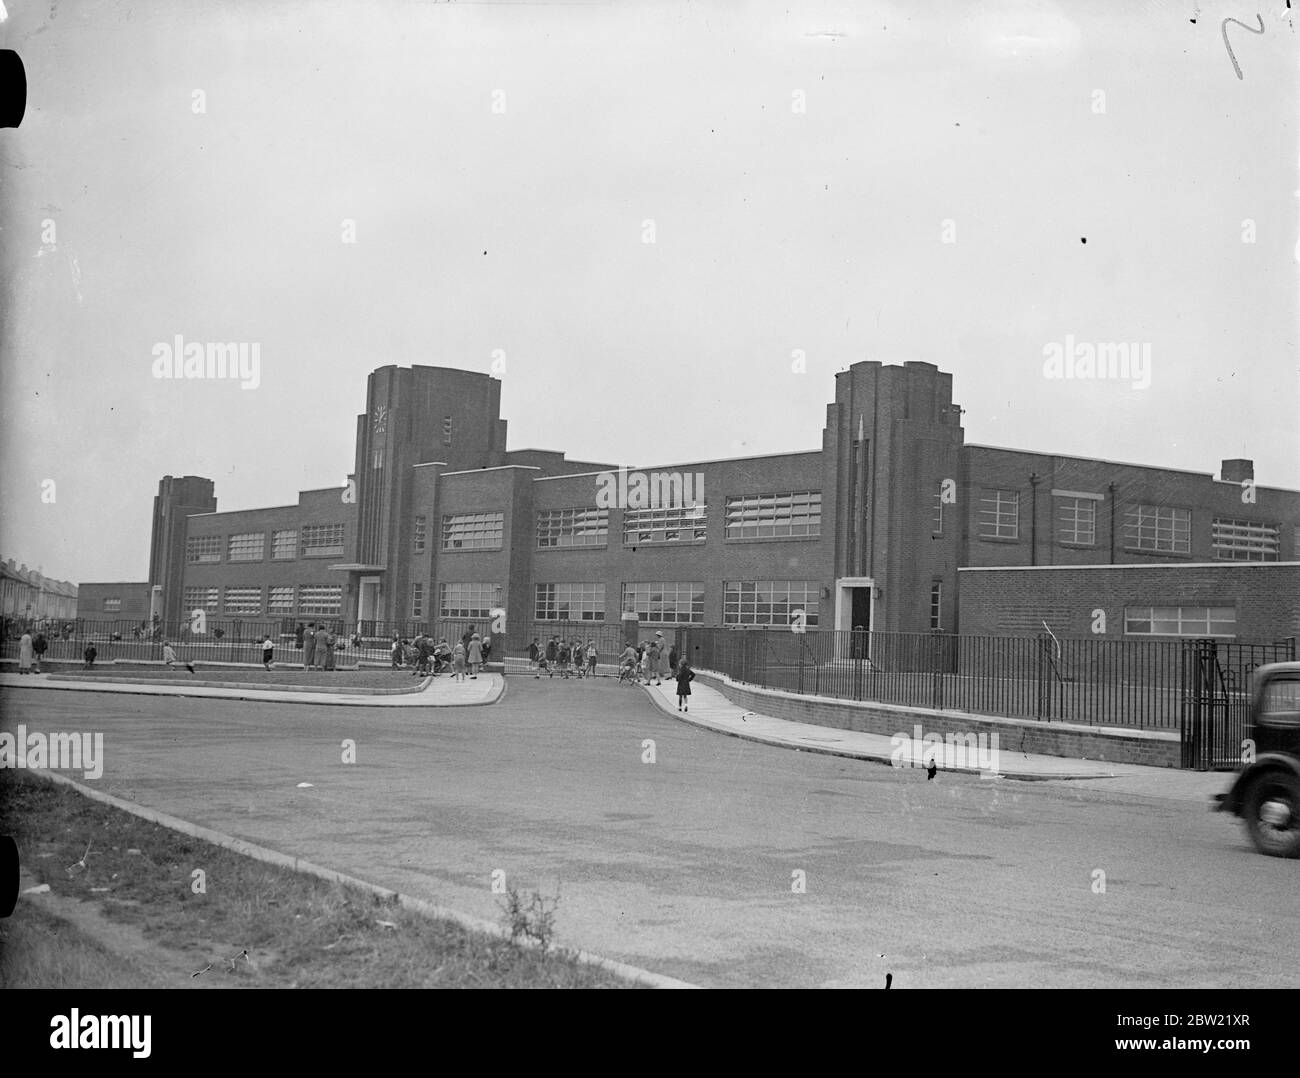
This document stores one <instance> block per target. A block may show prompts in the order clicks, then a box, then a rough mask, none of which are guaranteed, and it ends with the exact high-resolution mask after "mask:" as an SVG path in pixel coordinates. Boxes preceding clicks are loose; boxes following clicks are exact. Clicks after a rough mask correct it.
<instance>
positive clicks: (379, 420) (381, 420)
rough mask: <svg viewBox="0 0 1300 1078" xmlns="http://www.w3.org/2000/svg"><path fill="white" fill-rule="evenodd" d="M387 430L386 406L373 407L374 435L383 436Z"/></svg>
mask: <svg viewBox="0 0 1300 1078" xmlns="http://www.w3.org/2000/svg"><path fill="white" fill-rule="evenodd" d="M387 430H388V405H386V404H379V405H376V406H375V433H376V434H383V433H384V432H385V431H387Z"/></svg>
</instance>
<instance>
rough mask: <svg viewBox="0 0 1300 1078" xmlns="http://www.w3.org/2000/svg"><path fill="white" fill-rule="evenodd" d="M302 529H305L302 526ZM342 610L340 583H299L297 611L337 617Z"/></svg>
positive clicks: (341, 587) (341, 588)
mask: <svg viewBox="0 0 1300 1078" xmlns="http://www.w3.org/2000/svg"><path fill="white" fill-rule="evenodd" d="M303 531H306V529H305V528H304V529H303ZM342 611H343V585H342V584H299V585H298V613H299V614H317V615H319V614H324V615H326V616H327V617H328V616H333V617H338V615H339V614H340V613H342Z"/></svg>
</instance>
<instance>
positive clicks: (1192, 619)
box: [1124, 606, 1237, 636]
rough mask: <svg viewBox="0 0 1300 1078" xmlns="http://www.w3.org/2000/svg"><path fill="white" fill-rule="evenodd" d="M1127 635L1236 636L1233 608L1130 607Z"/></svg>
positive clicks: (1125, 628)
mask: <svg viewBox="0 0 1300 1078" xmlns="http://www.w3.org/2000/svg"><path fill="white" fill-rule="evenodd" d="M1124 632H1125V633H1128V634H1129V635H1133V636H1235V635H1236V633H1237V609H1236V607H1232V606H1126V607H1125V608H1124Z"/></svg>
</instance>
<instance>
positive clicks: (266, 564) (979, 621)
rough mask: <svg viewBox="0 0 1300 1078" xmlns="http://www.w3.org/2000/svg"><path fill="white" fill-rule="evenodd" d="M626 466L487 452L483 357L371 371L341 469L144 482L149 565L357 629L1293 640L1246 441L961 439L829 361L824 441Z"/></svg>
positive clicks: (942, 405)
mask: <svg viewBox="0 0 1300 1078" xmlns="http://www.w3.org/2000/svg"><path fill="white" fill-rule="evenodd" d="M642 470H643V471H644V472H646V473H647V476H646V479H647V484H646V486H645V487H644V488H643V494H642V495H641V496H637V497H633V496H632V494H631V491H632V490H633V489H634V488H635V487H636V485H637V484H636V483H635V482H634V481H633V482H628V481H627V478H626V477H620V475H619V469H618V466H617V465H615V464H611V463H608V462H604V463H600V462H592V461H576V460H569V459H567V458H566V456H565V455H564V454H563V453H561V452H553V451H548V450H539V449H519V450H509V449H507V447H506V421H505V420H504V419H502V418H501V415H500V383H499V382H498V381H496V380H495V379H493V378H491V377H489V376H487V375H483V374H477V373H471V372H467V371H460V370H453V369H448V368H442V367H421V366H417V367H410V368H404V367H397V366H386V367H381V368H379V369H378V370H375V371H374V372H373V373H371V375H370V376H369V380H368V385H367V394H366V408H365V412H364V413H363V414H361V415H359V416H358V417H357V420H356V456H355V460H354V462H353V470H352V473H351V475H350V476H349V478H348V481H347V484H346V486H343V487H335V488H328V489H324V490H311V491H303V492H301V493H299V495H298V497H297V500H296V502H294V503H292V504H289V505H284V506H278V507H273V508H266V509H250V510H241V511H238V512H220V511H218V509H217V499H216V496H215V492H214V489H213V483H212V481H211V480H210V479H206V478H202V477H198V476H184V477H180V478H174V477H171V476H168V477H166V478H164V479H163V480H162V481H161V484H160V486H159V491H158V496H157V498H156V499H155V506H154V514H153V531H152V547H151V557H150V580H149V585H150V586H152V587H156V588H157V589H158V591H157V592H156V594H157V596H158V598H157V611H158V612H159V613H160V614H161V615H162V616H163V617H165V618H166V619H167V620H168V621H169V622H175V621H179V620H181V619H183V618H184V617H185V616H186V615H188V614H189V613H190V612H192V611H194V610H196V609H202V610H205V611H207V612H208V613H209V614H210V615H211V616H215V617H224V618H232V619H256V620H259V621H262V622H266V621H268V620H270V619H284V620H285V621H286V622H296V621H299V620H316V619H320V618H326V619H331V620H337V621H338V622H339V623H341V624H342V625H344V626H348V627H351V626H352V625H354V624H358V623H359V624H360V625H361V627H362V630H363V631H366V629H367V628H370V627H374V628H376V629H377V628H378V625H379V623H396V622H415V623H426V622H432V621H438V620H442V619H466V618H482V619H486V618H488V617H489V616H491V614H492V611H494V610H505V611H507V612H508V620H509V621H510V622H511V623H513V624H516V625H518V624H528V625H530V626H531V625H536V624H544V623H552V622H553V623H556V624H558V623H561V622H584V623H592V624H596V623H606V624H609V623H616V622H618V620H619V619H620V617H621V615H622V614H623V612H625V611H631V612H635V613H636V614H637V615H638V617H639V620H640V622H641V624H643V625H660V626H680V625H687V624H691V625H715V626H734V627H738V628H745V627H755V626H779V627H784V626H788V625H789V624H790V623H791V621H792V620H796V619H797V620H800V621H801V622H802V623H803V624H804V625H806V627H807V628H809V629H815V628H838V629H849V628H855V627H862V628H865V629H872V630H890V631H919V632H925V631H932V630H939V631H943V632H966V633H974V632H980V633H1012V634H1016V633H1029V632H1041V631H1042V628H1043V626H1044V625H1046V626H1048V627H1050V628H1051V629H1052V630H1053V631H1055V632H1057V633H1060V634H1084V633H1088V632H1089V631H1092V632H1095V631H1096V629H1095V624H1096V612H1097V611H1098V610H1102V611H1104V612H1105V613H1106V615H1107V623H1108V628H1107V630H1106V631H1107V632H1108V633H1112V634H1116V635H1124V636H1196V635H1202V636H1203V635H1221V636H1229V637H1238V638H1242V639H1253V640H1273V639H1277V638H1279V637H1284V636H1289V635H1295V634H1297V633H1300V599H1298V598H1297V596H1300V493H1298V492H1297V491H1294V490H1284V489H1278V488H1266V487H1258V486H1256V485H1255V484H1254V477H1253V468H1252V464H1251V462H1250V461H1248V460H1225V461H1223V463H1222V467H1221V470H1220V474H1219V475H1218V476H1217V477H1216V476H1214V475H1211V474H1202V473H1193V472H1185V471H1177V470H1171V469H1166V468H1157V467H1150V466H1144V465H1140V464H1125V463H1118V462H1114V461H1108V460H1099V459H1089V458H1082V457H1070V456H1062V455H1059V454H1053V453H1050V452H1035V451H1027V450H1018V449H1005V448H995V447H991V446H982V445H968V444H966V443H965V440H964V434H963V430H962V425H961V410H960V409H959V408H958V407H957V406H956V405H955V404H954V403H953V399H952V377H951V375H949V374H946V373H944V372H942V371H940V370H939V369H938V368H937V367H935V366H934V365H933V364H930V363H923V362H908V363H904V364H902V365H899V366H894V365H889V366H886V365H882V364H881V363H879V362H874V361H870V362H861V363H856V364H854V365H853V366H852V367H851V368H849V369H848V370H846V371H843V372H841V373H839V374H837V375H836V377H835V392H834V399H833V400H832V401H831V402H830V404H829V405H828V406H827V411H826V424H825V427H824V429H823V430H822V433H821V444H820V446H818V447H816V448H811V449H805V450H803V451H794V452H789V453H780V454H774V455H769V456H759V457H742V458H732V459H724V460H704V461H682V462H670V463H665V464H663V465H660V466H657V467H653V468H645V469H642ZM656 473H657V474H656ZM687 477H689V483H687V482H686V479H687ZM620 484H621V485H620ZM674 484H676V485H675V486H674ZM687 487H689V489H690V491H691V493H692V496H691V497H690V498H682V497H674V496H646V495H645V494H644V490H647V489H652V488H653V489H658V490H668V491H671V490H674V489H676V490H683V489H687ZM615 490H618V491H621V492H623V493H621V494H620V495H619V496H615V497H612V496H611V492H612V491H615ZM95 587H96V585H83V595H85V594H87V589H90V594H92V595H93V594H94V588H95ZM119 587H121V586H120V585H119ZM524 643H526V641H524Z"/></svg>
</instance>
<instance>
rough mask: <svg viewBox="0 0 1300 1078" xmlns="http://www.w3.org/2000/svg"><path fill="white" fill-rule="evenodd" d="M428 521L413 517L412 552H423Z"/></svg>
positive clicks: (417, 615)
mask: <svg viewBox="0 0 1300 1078" xmlns="http://www.w3.org/2000/svg"><path fill="white" fill-rule="evenodd" d="M428 523H429V522H428V521H427V520H426V519H425V518H424V517H422V516H421V517H416V518H415V538H414V542H413V543H412V547H411V552H412V553H414V554H423V553H424V544H425V538H426V534H425V533H426V532H427V531H428ZM415 616H416V617H417V618H418V617H419V616H420V615H419V614H416V615H415Z"/></svg>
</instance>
